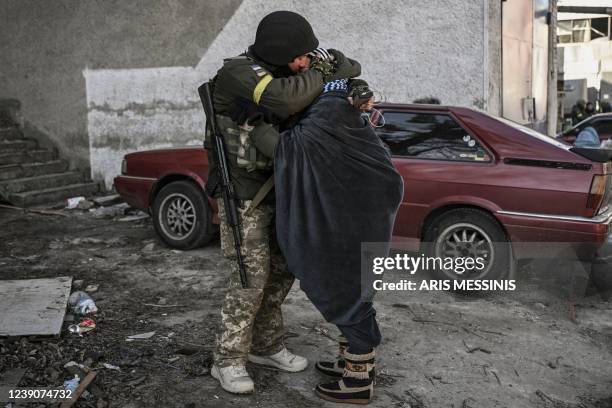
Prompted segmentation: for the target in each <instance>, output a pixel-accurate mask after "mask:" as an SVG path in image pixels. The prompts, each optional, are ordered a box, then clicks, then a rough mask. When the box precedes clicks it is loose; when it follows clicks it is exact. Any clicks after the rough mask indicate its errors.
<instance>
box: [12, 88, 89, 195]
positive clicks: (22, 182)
mask: <svg viewBox="0 0 612 408" xmlns="http://www.w3.org/2000/svg"><path fill="white" fill-rule="evenodd" d="M9 101H12V105H11V106H12V109H8V108H7V107H6V105H7V103H6V100H5V101H0V201H5V202H8V203H10V204H12V205H15V206H19V207H29V206H36V205H46V204H49V205H52V204H55V203H57V202H59V201H62V200H65V199H66V198H69V197H75V196H88V195H92V194H95V193H97V192H98V190H99V186H98V184H97V183H94V182H92V181H91V180H87V179H86V177H85V176H84V175H83V174H82V173H80V172H79V171H75V170H70V169H69V165H68V162H67V161H65V160H62V159H60V158H59V157H58V153H57V150H56V149H43V148H40V147H39V145H38V142H37V141H36V140H33V139H28V138H26V137H24V135H23V132H22V130H21V127H20V126H19V123H18V121H16V120H15V118H14V116H15V115H14V111H15V106H18V103H19V102H18V101H15V100H9ZM1 102H4V103H1Z"/></svg>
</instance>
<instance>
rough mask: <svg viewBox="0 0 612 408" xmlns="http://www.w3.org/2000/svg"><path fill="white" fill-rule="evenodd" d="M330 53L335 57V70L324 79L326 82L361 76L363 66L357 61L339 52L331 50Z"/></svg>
mask: <svg viewBox="0 0 612 408" xmlns="http://www.w3.org/2000/svg"><path fill="white" fill-rule="evenodd" d="M328 51H329V53H330V54H332V55H333V56H334V61H335V70H334V72H333V73H332V74H331V75H328V76H326V77H325V78H323V80H324V81H325V82H328V81H333V80H336V79H343V78H354V77H358V76H359V75H361V65H360V64H359V63H358V62H357V61H355V60H352V59H350V58H347V57H346V56H345V55H344V54H343V53H341V52H340V51H338V50H334V49H329V50H328Z"/></svg>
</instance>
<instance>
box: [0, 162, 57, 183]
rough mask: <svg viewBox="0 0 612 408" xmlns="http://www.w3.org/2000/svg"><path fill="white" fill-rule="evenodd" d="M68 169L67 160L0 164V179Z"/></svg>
mask: <svg viewBox="0 0 612 408" xmlns="http://www.w3.org/2000/svg"><path fill="white" fill-rule="evenodd" d="M67 169H68V162H66V161H64V160H53V161H49V162H46V163H26V164H22V165H20V164H9V165H5V166H0V181H1V180H11V179H16V178H24V177H33V176H39V175H43V174H51V173H60V172H64V171H66V170H67Z"/></svg>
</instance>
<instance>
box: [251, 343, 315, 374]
mask: <svg viewBox="0 0 612 408" xmlns="http://www.w3.org/2000/svg"><path fill="white" fill-rule="evenodd" d="M249 361H250V362H251V363H255V364H261V365H266V366H270V367H275V368H278V369H280V370H283V371H288V372H290V373H297V372H299V371H304V370H305V369H306V367H308V360H307V359H306V358H304V357H301V356H297V355H295V354H293V353H292V352H290V351H289V350H287V348H284V349H282V350H281V351H279V352H278V353H276V354H272V355H270V356H257V355H255V354H249Z"/></svg>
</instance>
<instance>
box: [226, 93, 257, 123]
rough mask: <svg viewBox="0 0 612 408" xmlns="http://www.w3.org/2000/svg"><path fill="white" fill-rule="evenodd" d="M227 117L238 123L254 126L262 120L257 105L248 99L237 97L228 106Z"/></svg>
mask: <svg viewBox="0 0 612 408" xmlns="http://www.w3.org/2000/svg"><path fill="white" fill-rule="evenodd" d="M228 109H229V110H228V114H229V117H230V118H232V120H233V121H234V122H236V123H237V124H238V125H244V124H247V125H249V126H255V125H257V123H259V122H261V121H262V120H263V114H262V113H261V112H260V111H259V107H258V106H257V105H256V104H255V103H254V102H253V101H249V100H248V99H244V98H239V99H236V100H235V101H234V103H233V104H232V105H231V106H229V108H228Z"/></svg>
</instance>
